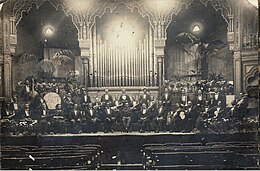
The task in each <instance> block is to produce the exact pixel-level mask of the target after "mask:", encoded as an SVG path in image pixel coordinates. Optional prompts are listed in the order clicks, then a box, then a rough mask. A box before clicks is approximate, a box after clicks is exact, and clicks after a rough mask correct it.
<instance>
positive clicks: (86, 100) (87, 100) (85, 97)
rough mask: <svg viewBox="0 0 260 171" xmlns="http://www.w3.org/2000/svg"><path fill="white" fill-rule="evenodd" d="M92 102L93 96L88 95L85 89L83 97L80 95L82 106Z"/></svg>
mask: <svg viewBox="0 0 260 171" xmlns="http://www.w3.org/2000/svg"><path fill="white" fill-rule="evenodd" d="M89 103H91V98H90V97H89V96H88V94H87V91H86V90H83V91H82V94H81V97H80V104H81V106H84V105H88V104H89Z"/></svg>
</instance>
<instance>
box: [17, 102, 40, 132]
mask: <svg viewBox="0 0 260 171" xmlns="http://www.w3.org/2000/svg"><path fill="white" fill-rule="evenodd" d="M19 115H20V118H21V120H20V126H21V131H22V132H23V133H28V134H32V133H33V129H34V127H35V124H36V123H37V120H35V117H34V116H33V115H32V113H31V110H30V105H29V103H26V104H25V105H24V109H23V110H21V111H20V114H19Z"/></svg>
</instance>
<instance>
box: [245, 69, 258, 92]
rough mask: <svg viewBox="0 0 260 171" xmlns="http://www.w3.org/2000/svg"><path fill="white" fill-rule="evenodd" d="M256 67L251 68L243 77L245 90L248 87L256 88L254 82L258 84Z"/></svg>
mask: <svg viewBox="0 0 260 171" xmlns="http://www.w3.org/2000/svg"><path fill="white" fill-rule="evenodd" d="M258 69H259V68H258V67H257V66H254V67H252V68H251V69H250V70H249V71H248V73H247V74H246V75H245V77H244V81H245V84H246V85H245V86H246V88H247V87H248V86H256V85H255V82H256V81H257V82H258V74H259V73H258V72H259V71H258Z"/></svg>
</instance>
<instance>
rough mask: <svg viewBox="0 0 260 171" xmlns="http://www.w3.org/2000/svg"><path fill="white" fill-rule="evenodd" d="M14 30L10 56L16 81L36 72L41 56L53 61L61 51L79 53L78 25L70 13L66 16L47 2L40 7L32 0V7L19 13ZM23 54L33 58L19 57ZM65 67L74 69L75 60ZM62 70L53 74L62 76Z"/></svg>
mask: <svg viewBox="0 0 260 171" xmlns="http://www.w3.org/2000/svg"><path fill="white" fill-rule="evenodd" d="M16 29H17V45H16V55H15V57H14V58H13V62H14V65H13V66H14V67H13V80H15V82H17V81H19V80H23V79H25V77H26V76H28V75H36V71H37V68H36V66H37V63H39V62H40V61H41V60H43V59H44V58H48V59H49V60H52V58H53V57H54V56H55V54H56V52H58V51H60V50H70V51H72V52H73V54H74V55H75V56H77V55H80V49H79V42H78V33H77V28H76V27H75V25H74V24H73V22H72V18H71V16H67V15H66V14H65V13H64V11H63V9H62V7H61V6H58V8H55V7H54V6H53V5H52V4H51V3H50V2H49V1H45V2H44V3H43V4H41V5H40V6H39V7H38V6H37V5H36V4H34V3H32V7H31V9H30V10H29V11H28V12H25V11H24V12H23V13H22V18H21V20H20V21H19V23H18V24H17V27H16ZM25 53H26V54H28V55H29V56H34V58H23V59H21V57H22V56H24V54H25ZM22 54H23V55H22ZM21 60H22V62H21ZM66 68H68V70H73V69H74V59H73V61H71V63H70V64H69V65H68V66H67V67H66ZM63 73H65V72H62V74H61V73H57V72H56V73H55V75H54V76H55V77H64V76H65V75H64V74H63ZM14 85H16V83H14Z"/></svg>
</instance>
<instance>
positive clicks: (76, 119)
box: [69, 104, 82, 133]
mask: <svg viewBox="0 0 260 171" xmlns="http://www.w3.org/2000/svg"><path fill="white" fill-rule="evenodd" d="M81 115H82V113H81V111H80V110H79V107H78V104H74V105H73V108H71V109H70V111H69V119H70V121H71V123H72V125H71V131H72V132H73V133H80V132H81Z"/></svg>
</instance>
